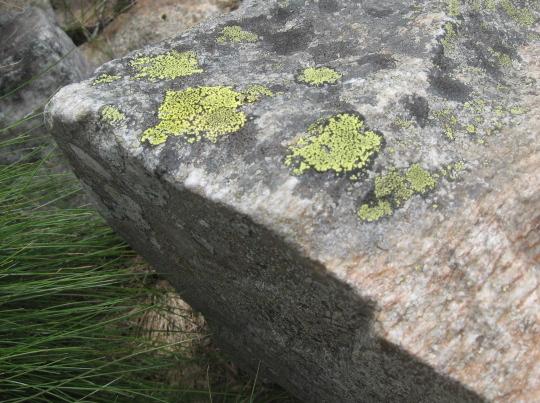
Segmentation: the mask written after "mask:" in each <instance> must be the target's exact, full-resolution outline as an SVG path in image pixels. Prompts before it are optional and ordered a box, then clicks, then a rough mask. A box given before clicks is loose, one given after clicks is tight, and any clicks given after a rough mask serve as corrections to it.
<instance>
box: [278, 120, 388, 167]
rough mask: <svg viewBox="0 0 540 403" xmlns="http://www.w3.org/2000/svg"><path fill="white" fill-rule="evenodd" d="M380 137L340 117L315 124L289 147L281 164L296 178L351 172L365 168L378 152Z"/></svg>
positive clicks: (360, 123) (354, 121) (356, 122)
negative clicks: (314, 172)
mask: <svg viewBox="0 0 540 403" xmlns="http://www.w3.org/2000/svg"><path fill="white" fill-rule="evenodd" d="M382 141H383V139H382V136H380V135H379V134H377V133H375V132H374V131H371V130H367V129H366V127H365V126H364V121H363V120H362V119H361V118H360V117H359V116H357V115H354V114H350V113H341V114H338V115H334V116H332V117H330V118H328V119H327V120H326V121H325V122H317V123H315V124H313V125H311V126H310V127H309V128H308V133H307V135H305V136H303V137H301V138H300V139H299V140H298V141H297V142H296V143H295V144H293V145H291V146H290V147H289V151H290V153H289V155H287V157H286V158H285V164H286V165H287V166H289V167H292V168H293V173H295V174H297V175H300V174H303V173H305V172H306V171H308V170H310V169H313V170H315V171H317V172H327V171H333V172H335V173H340V172H351V171H354V170H358V169H362V168H365V167H366V166H367V165H368V164H369V162H370V161H371V160H372V159H373V157H374V156H375V155H376V154H377V153H378V152H379V151H380V149H381V146H382Z"/></svg>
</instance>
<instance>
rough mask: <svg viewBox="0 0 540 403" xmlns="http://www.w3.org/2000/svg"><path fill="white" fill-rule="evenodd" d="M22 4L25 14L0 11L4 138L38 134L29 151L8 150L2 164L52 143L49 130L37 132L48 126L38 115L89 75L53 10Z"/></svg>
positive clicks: (0, 103) (0, 108) (0, 107)
mask: <svg viewBox="0 0 540 403" xmlns="http://www.w3.org/2000/svg"><path fill="white" fill-rule="evenodd" d="M6 7H7V6H6ZM20 7H21V9H22V10H23V11H21V12H12V11H8V12H2V14H1V15H0V38H1V40H2V46H1V47H0V60H1V61H2V62H1V63H2V65H1V66H0V128H2V129H1V131H0V141H6V140H8V139H10V138H13V137H14V136H16V135H19V134H23V133H25V132H30V135H31V136H34V137H33V138H32V139H31V141H29V142H27V143H26V145H28V147H29V148H27V149H24V150H23V149H20V148H19V147H17V146H14V147H12V148H9V150H11V151H10V152H9V153H6V152H5V150H4V152H3V153H2V155H1V156H0V163H6V162H13V161H16V160H18V159H20V158H21V156H22V155H23V154H25V153H26V152H31V151H32V147H35V146H37V145H42V144H44V143H47V142H48V141H50V138H49V137H48V136H45V135H43V131H41V132H40V131H39V130H34V131H32V130H33V129H35V128H36V127H39V126H42V119H41V117H38V118H37V119H33V118H32V116H34V115H37V114H39V113H41V111H42V110H43V107H44V105H45V103H46V102H47V101H48V100H49V98H50V97H51V96H52V95H53V94H54V93H55V92H56V91H58V89H59V88H61V87H62V86H64V85H66V84H69V83H71V82H73V81H79V80H81V79H82V78H84V77H85V76H86V75H87V74H88V71H87V66H86V64H85V62H84V59H83V58H82V57H81V55H80V53H79V52H78V50H77V49H76V48H75V46H74V45H73V42H72V41H71V39H69V37H68V36H67V35H66V34H65V33H64V32H63V31H62V30H61V29H60V28H59V27H58V26H57V25H56V24H55V22H54V16H53V14H52V10H49V11H47V10H46V9H41V8H37V7H27V8H24V7H23V5H22V4H21V5H20ZM21 120H24V122H22V123H18V122H20V121H21Z"/></svg>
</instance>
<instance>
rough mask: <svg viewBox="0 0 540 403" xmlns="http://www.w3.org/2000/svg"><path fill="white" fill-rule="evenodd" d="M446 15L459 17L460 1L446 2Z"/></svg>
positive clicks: (451, 0) (450, 0) (449, 0)
mask: <svg viewBox="0 0 540 403" xmlns="http://www.w3.org/2000/svg"><path fill="white" fill-rule="evenodd" d="M446 9H447V11H448V15H450V16H451V17H459V15H460V14H461V1H460V0H448V3H447V5H446Z"/></svg>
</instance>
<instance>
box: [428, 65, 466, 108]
mask: <svg viewBox="0 0 540 403" xmlns="http://www.w3.org/2000/svg"><path fill="white" fill-rule="evenodd" d="M429 82H430V84H431V88H432V89H433V90H434V91H435V93H436V94H437V95H440V96H442V97H444V98H446V99H449V100H452V101H458V102H464V101H466V100H468V99H469V98H470V94H471V92H472V90H471V88H469V87H468V86H467V85H465V84H464V83H462V82H461V81H459V80H456V79H454V78H451V77H450V76H449V75H447V74H444V73H443V72H442V71H441V70H439V69H437V68H435V69H434V70H432V71H431V74H430V75H429Z"/></svg>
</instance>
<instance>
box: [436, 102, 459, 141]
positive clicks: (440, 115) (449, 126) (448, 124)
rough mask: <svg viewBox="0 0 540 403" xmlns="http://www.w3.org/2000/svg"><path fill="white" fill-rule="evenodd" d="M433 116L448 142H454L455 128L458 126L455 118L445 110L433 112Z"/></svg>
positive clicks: (450, 112)
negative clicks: (440, 125) (438, 122)
mask: <svg viewBox="0 0 540 403" xmlns="http://www.w3.org/2000/svg"><path fill="white" fill-rule="evenodd" d="M433 116H434V117H435V118H437V119H438V120H439V121H440V122H441V124H442V126H443V131H444V134H445V136H446V137H447V138H448V139H449V140H454V139H455V138H456V126H457V124H458V118H457V116H456V115H455V114H454V113H453V112H452V111H451V110H450V109H447V108H446V109H440V110H437V111H434V112H433Z"/></svg>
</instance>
